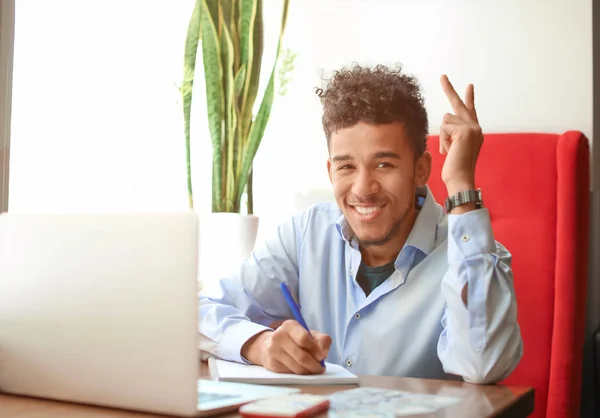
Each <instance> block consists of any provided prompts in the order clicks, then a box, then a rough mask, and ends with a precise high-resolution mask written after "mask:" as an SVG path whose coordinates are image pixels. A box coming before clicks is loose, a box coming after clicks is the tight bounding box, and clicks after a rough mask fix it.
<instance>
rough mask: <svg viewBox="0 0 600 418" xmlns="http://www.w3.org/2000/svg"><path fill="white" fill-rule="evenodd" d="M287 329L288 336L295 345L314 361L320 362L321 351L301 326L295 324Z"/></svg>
mask: <svg viewBox="0 0 600 418" xmlns="http://www.w3.org/2000/svg"><path fill="white" fill-rule="evenodd" d="M293 325H294V326H290V327H289V334H290V337H291V339H292V340H293V341H294V342H295V343H296V345H297V346H298V347H300V348H302V349H303V350H306V351H307V352H309V353H310V354H311V355H312V357H314V359H315V360H316V361H321V359H320V357H321V349H320V348H319V345H318V344H317V341H316V340H315V339H314V338H313V337H312V336H311V335H310V334H309V333H308V331H307V330H305V329H304V327H303V326H302V325H300V324H299V323H297V322H295V323H293Z"/></svg>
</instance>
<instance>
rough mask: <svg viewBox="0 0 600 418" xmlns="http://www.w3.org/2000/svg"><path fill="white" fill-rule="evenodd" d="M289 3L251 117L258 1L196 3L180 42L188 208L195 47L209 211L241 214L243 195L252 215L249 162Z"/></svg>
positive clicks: (265, 113) (267, 107)
mask: <svg viewBox="0 0 600 418" xmlns="http://www.w3.org/2000/svg"><path fill="white" fill-rule="evenodd" d="M288 6H289V0H283V13H282V18H281V26H280V30H279V40H278V44H277V50H276V54H275V62H274V64H273V68H272V70H271V73H270V77H269V80H268V82H267V84H266V88H265V91H264V94H263V97H262V101H261V103H260V106H259V109H258V112H257V113H256V115H254V114H253V108H254V104H255V101H256V97H257V93H258V86H259V81H260V71H261V65H262V55H263V19H262V0H197V1H196V4H195V7H194V10H193V12H192V16H191V18H190V22H189V25H188V31H187V36H186V42H185V57H184V79H183V83H182V86H181V94H182V99H183V114H184V122H185V125H184V130H185V147H186V160H187V186H188V198H189V206H190V208H193V206H194V200H193V192H192V179H191V164H190V125H191V116H192V115H191V107H192V106H191V105H192V90H193V83H194V74H195V68H196V56H197V54H198V47H199V45H200V48H201V55H202V62H203V66H204V79H205V84H206V104H207V113H208V127H209V132H210V138H211V141H212V149H213V155H212V211H213V212H238V213H239V212H241V201H242V196H243V194H244V192H246V193H247V201H248V208H247V212H248V213H249V214H252V213H253V195H252V162H253V160H254V157H255V155H256V151H257V150H258V147H259V145H260V142H261V140H262V137H263V134H264V132H265V128H266V126H267V122H268V120H269V116H270V113H271V107H272V105H273V99H274V96H275V71H276V67H277V61H278V59H279V55H280V52H281V45H282V38H283V33H284V30H285V25H286V20H287V14H288Z"/></svg>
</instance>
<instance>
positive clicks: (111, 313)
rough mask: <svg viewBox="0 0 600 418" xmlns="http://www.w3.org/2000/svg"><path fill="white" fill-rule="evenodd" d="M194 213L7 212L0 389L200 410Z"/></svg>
mask: <svg viewBox="0 0 600 418" xmlns="http://www.w3.org/2000/svg"><path fill="white" fill-rule="evenodd" d="M197 269H198V220H197V216H196V215H195V214H194V213H193V212H191V211H190V212H182V213H141V214H114V213H113V214H14V213H3V214H2V215H0V391H3V392H7V393H13V394H22V395H29V396H35V397H43V398H51V399H57V400H65V401H73V402H81V403H88V404H96V405H102V406H109V407H117V408H125V409H132V410H141V411H148V412H154V413H163V414H171V415H184V416H185V415H189V416H192V415H194V414H195V413H196V410H197V376H198V361H199V354H198V333H197V329H198V327H197V315H198V313H197Z"/></svg>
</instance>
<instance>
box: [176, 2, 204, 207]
mask: <svg viewBox="0 0 600 418" xmlns="http://www.w3.org/2000/svg"><path fill="white" fill-rule="evenodd" d="M201 10H202V2H201V0H197V1H196V4H195V5H194V10H193V11H192V16H191V17H190V21H189V23H188V30H187V35H186V38H185V53H184V57H183V82H182V84H181V89H180V92H181V96H182V101H183V119H184V135H185V159H186V171H187V188H188V205H189V207H190V208H191V209H193V208H194V193H193V189H192V164H191V149H190V127H191V109H192V91H193V89H194V74H195V71H196V56H197V54H198V42H199V41H200V20H201V16H200V13H201Z"/></svg>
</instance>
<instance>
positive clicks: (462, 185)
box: [446, 180, 475, 196]
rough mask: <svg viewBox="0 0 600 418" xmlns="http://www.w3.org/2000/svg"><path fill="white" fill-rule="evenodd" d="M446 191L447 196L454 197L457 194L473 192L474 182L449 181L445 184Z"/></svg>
mask: <svg viewBox="0 0 600 418" xmlns="http://www.w3.org/2000/svg"><path fill="white" fill-rule="evenodd" d="M446 190H447V191H448V196H452V195H455V194H456V193H458V192H464V191H467V190H475V182H474V181H471V180H459V181H449V182H447V183H446Z"/></svg>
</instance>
